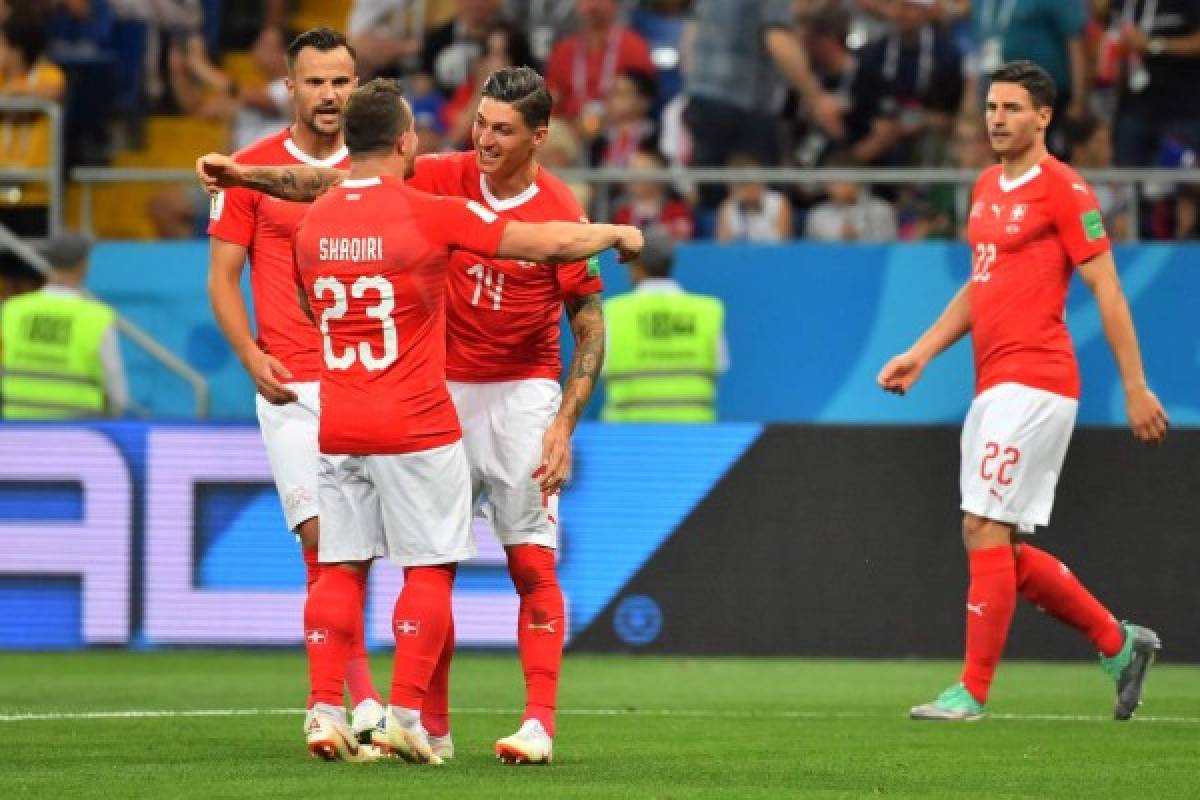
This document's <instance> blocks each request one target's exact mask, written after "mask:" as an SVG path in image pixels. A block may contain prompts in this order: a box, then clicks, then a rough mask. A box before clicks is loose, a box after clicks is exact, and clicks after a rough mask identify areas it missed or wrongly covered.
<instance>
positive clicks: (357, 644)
mask: <svg viewBox="0 0 1200 800" xmlns="http://www.w3.org/2000/svg"><path fill="white" fill-rule="evenodd" d="M366 597H367V593H366V587H365V586H364V589H363V602H366ZM365 622H366V616H365V614H364V612H363V609H362V608H359V614H358V625H356V626H355V628H354V638H353V639H352V640H351V641H350V659H349V660H348V661H347V662H346V689H347V690H349V692H350V703H351V705H352V706H357V705H358V704H359V703H361V702H362V701H363V700H368V699H369V700H374V701H375V702H377V703H381V702H382V701H381V700H380V697H379V692H378V691H376V689H375V681H374V680H373V679H372V678H371V664H370V662H369V661H368V660H367V637H366V631H365V630H364V628H363V626H364V624H365Z"/></svg>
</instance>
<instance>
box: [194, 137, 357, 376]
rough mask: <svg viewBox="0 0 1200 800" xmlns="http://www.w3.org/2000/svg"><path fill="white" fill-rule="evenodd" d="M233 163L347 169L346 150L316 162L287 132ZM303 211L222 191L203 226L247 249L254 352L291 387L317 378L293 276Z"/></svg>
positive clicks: (314, 351)
mask: <svg viewBox="0 0 1200 800" xmlns="http://www.w3.org/2000/svg"><path fill="white" fill-rule="evenodd" d="M233 157H234V159H235V160H236V161H238V162H239V163H241V164H254V165H276V164H283V165H290V164H307V165H309V166H315V167H337V168H340V169H345V168H346V167H347V166H348V161H347V155H346V148H344V147H343V148H342V149H340V150H339V151H338V152H337V153H335V154H334V155H332V156H330V157H329V158H326V159H324V160H319V159H315V158H312V157H311V156H309V155H308V154H307V153H305V152H304V151H303V150H301V149H300V148H299V147H298V146H297V145H296V143H295V142H293V141H292V135H291V132H290V131H288V130H286V129H285V130H282V131H280V132H279V133H277V134H275V135H273V136H268V137H266V138H265V139H260V140H259V141H258V142H255V143H254V144H252V145H250V146H249V147H247V148H246V149H245V150H242V151H240V152H238V153H235V154H234V156H233ZM307 209H308V204H307V203H292V202H288V201H287V200H279V199H277V198H274V197H270V196H268V195H265V194H262V193H261V192H256V191H254V190H253V189H242V188H238V189H226V190H225V191H223V192H221V193H220V194H218V195H217V196H216V197H215V198H214V199H213V203H212V210H211V212H210V214H209V223H208V233H209V235H210V236H215V237H217V238H218V239H224V240H225V241H227V242H232V243H233V244H240V245H241V246H242V247H245V248H246V249H247V251H248V254H249V256H250V288H251V290H252V291H253V293H254V319H255V322H256V327H257V329H258V346H259V347H261V348H262V349H263V350H264V351H265V352H267V353H270V354H271V355H273V356H275V357H276V358H278V359H279V360H280V361H281V362H283V365H284V366H285V367H287V368H288V370H290V371H291V373H292V380H296V381H315V380H316V379H317V376H318V375H320V372H321V360H320V355H319V353H320V348H321V339H320V337H319V336H318V335H317V332H316V329H314V328H313V326H312V323H310V322H309V321H308V320H307V319H305V318H304V314H303V313H302V312H301V310H300V306H299V305H298V304H297V302H296V284H295V281H294V279H293V276H292V236H293V234H294V233H295V231H296V225H297V224H299V222H300V218H301V217H303V216H304V212H305V211H306V210H307Z"/></svg>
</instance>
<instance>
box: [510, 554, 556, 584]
mask: <svg viewBox="0 0 1200 800" xmlns="http://www.w3.org/2000/svg"><path fill="white" fill-rule="evenodd" d="M508 574H509V577H511V578H512V582H513V586H514V587H515V588H516V590H517V593H518V594H526V593H528V592H532V591H535V590H537V589H538V588H539V587H542V586H553V585H554V584H555V583H557V581H558V578H557V576H556V575H555V567H554V551H553V550H551V549H550V548H548V547H538V546H537V545H516V546H514V547H509V548H508Z"/></svg>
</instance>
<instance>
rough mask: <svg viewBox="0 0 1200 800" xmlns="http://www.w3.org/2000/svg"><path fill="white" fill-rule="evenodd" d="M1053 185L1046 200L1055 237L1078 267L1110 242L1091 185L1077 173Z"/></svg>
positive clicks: (1109, 245) (1103, 249) (1108, 246)
mask: <svg viewBox="0 0 1200 800" xmlns="http://www.w3.org/2000/svg"><path fill="white" fill-rule="evenodd" d="M1053 187H1054V188H1053V189H1052V190H1051V192H1050V194H1049V196H1048V197H1047V200H1048V201H1049V202H1050V204H1051V214H1052V215H1053V216H1054V225H1055V227H1056V228H1057V229H1058V238H1059V240H1060V241H1061V242H1062V243H1063V247H1064V248H1066V250H1067V255H1069V256H1070V258H1071V263H1072V264H1074V265H1076V266H1078V265H1079V264H1082V263H1083V262H1085V261H1087V260H1088V259H1091V258H1095V257H1096V256H1098V255H1100V254H1101V253H1103V252H1105V251H1107V250H1109V249H1110V248H1111V247H1112V244H1111V242H1109V239H1108V234H1107V233H1106V232H1105V231H1104V220H1103V217H1102V216H1101V214H1100V201H1099V200H1097V199H1096V194H1095V192H1093V191H1092V187H1091V186H1090V185H1088V183H1087V182H1086V181H1084V180H1083V178H1081V177H1079V176H1078V175H1069V176H1063V177H1061V178H1060V179H1058V180H1056V181H1054V183H1053Z"/></svg>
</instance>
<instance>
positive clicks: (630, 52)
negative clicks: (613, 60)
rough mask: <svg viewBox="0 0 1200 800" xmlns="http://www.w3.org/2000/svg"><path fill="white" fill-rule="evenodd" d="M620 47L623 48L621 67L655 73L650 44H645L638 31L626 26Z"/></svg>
mask: <svg viewBox="0 0 1200 800" xmlns="http://www.w3.org/2000/svg"><path fill="white" fill-rule="evenodd" d="M621 47H622V49H623V50H624V53H622V55H623V58H622V59H621V61H622V64H621V69H623V70H628V69H635V70H638V71H639V72H645V73H648V74H650V75H654V74H655V71H654V60H653V59H652V58H650V46H649V45H648V44H646V40H645V39H643V38H642V35H641V34H640V33H638V32H637V31H635V30H633V29H631V28H626V29H625V36H624V40H623V41H622V43H621Z"/></svg>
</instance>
